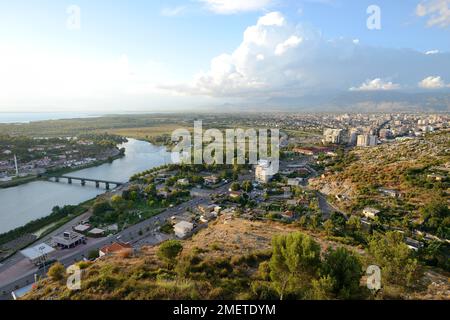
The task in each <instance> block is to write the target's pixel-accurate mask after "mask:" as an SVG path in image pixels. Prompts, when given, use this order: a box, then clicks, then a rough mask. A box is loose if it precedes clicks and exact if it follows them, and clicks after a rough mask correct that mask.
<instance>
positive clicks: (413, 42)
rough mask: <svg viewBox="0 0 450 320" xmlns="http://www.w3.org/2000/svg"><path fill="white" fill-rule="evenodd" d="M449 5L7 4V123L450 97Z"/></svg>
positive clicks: (442, 1) (3, 32) (430, 0)
mask: <svg viewBox="0 0 450 320" xmlns="http://www.w3.org/2000/svg"><path fill="white" fill-rule="evenodd" d="M449 36H450V0H421V1H420V0H406V1H386V0H383V1H382V0H380V1H376V2H373V1H366V0H349V1H343V0H303V1H294V0H248V1H238V0H228V1H226V0H198V1H175V0H174V1H145V2H144V1H143V2H136V3H128V2H123V1H118V0H113V1H106V0H95V1H92V0H90V1H87V0H79V1H70V2H69V1H58V2H55V1H51V0H36V1H33V2H31V3H30V2H29V1H23V0H17V1H14V2H10V1H4V0H3V1H0V39H1V40H0V57H1V59H0V112H31V111H47V112H68V111H72V112H73V111H76V112H99V113H106V112H108V113H109V112H127V111H128V112H139V111H142V112H150V111H161V112H165V111H169V110H183V109H193V108H205V107H210V108H214V106H221V105H224V104H237V105H245V104H249V105H257V104H258V103H261V102H266V101H268V100H271V101H275V102H274V103H276V101H279V100H280V99H293V100H294V101H295V99H296V98H302V97H305V96H318V95H333V94H338V93H345V94H349V95H358V94H361V92H368V93H370V94H376V93H379V92H380V93H381V92H383V93H387V92H393V93H394V92H402V93H430V92H439V93H442V92H444V93H447V92H448V93H450V41H448V39H449Z"/></svg>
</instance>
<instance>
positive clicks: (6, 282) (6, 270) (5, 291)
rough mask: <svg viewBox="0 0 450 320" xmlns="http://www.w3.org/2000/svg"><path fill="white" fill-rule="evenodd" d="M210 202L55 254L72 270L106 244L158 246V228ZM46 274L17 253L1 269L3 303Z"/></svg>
mask: <svg viewBox="0 0 450 320" xmlns="http://www.w3.org/2000/svg"><path fill="white" fill-rule="evenodd" d="M242 179H244V177H241V179H240V180H242ZM229 187H230V183H228V184H225V185H223V186H221V187H219V188H217V189H214V190H212V193H213V194H219V193H224V192H227V190H228V188H229ZM209 201H210V200H209V199H207V198H194V199H191V200H190V201H187V202H184V203H182V204H180V205H178V206H175V207H173V208H169V209H167V210H165V211H164V212H162V213H161V214H159V215H157V216H154V217H151V218H150V219H147V220H145V221H142V222H140V223H138V224H136V225H133V226H130V227H129V228H127V229H125V230H123V231H121V232H119V233H118V234H116V235H115V236H113V237H106V238H100V239H88V240H87V242H86V244H84V245H80V246H78V247H76V248H73V249H69V250H60V251H57V252H56V254H55V258H56V259H58V260H59V261H60V262H61V263H62V264H64V265H65V266H66V267H68V266H70V265H72V264H74V263H75V262H77V261H81V260H83V258H84V257H87V256H88V254H89V252H91V251H92V250H98V249H100V248H102V247H103V246H105V245H108V244H111V243H113V242H114V241H117V239H120V241H122V242H130V243H132V244H134V243H140V242H139V241H140V240H142V239H146V242H150V243H152V244H158V243H160V242H162V241H164V237H161V236H159V235H158V234H156V233H155V229H156V228H157V226H158V225H161V224H163V223H164V222H165V221H166V220H167V219H170V218H171V217H172V216H177V215H179V214H182V213H184V212H185V211H186V210H187V209H188V208H193V207H196V206H198V205H200V204H207V203H208V202H209ZM87 214H88V213H86V214H84V215H82V216H79V217H77V218H76V219H74V220H72V221H71V222H70V223H69V224H66V225H65V226H63V227H61V228H59V229H58V230H56V231H54V232H52V233H51V234H50V235H48V236H46V237H45V238H44V239H42V240H41V241H40V242H45V241H48V240H49V239H50V238H51V236H53V235H56V234H58V233H61V232H63V231H64V230H67V229H70V228H71V227H74V226H76V225H78V224H79V223H80V221H82V220H85V219H86V218H87V217H88V216H86V215H87ZM147 230H148V231H147ZM140 232H142V234H141V235H139V233H140ZM46 271H47V270H44V269H40V270H38V268H37V267H36V266H34V265H32V264H31V263H30V262H29V261H28V260H27V259H26V258H25V257H23V256H22V255H21V254H20V253H17V254H15V255H14V256H13V257H12V258H10V259H9V260H8V261H7V262H6V263H5V264H4V265H2V266H1V267H0V300H5V299H11V298H12V297H11V292H12V291H14V290H17V289H18V288H22V287H25V286H27V285H29V284H31V283H33V282H34V278H35V274H37V275H38V276H42V275H45V273H46Z"/></svg>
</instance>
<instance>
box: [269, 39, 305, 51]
mask: <svg viewBox="0 0 450 320" xmlns="http://www.w3.org/2000/svg"><path fill="white" fill-rule="evenodd" d="M302 41H303V40H302V39H301V38H299V37H297V36H291V37H290V38H289V39H287V40H286V41H284V42H283V43H280V44H278V45H277V47H276V48H275V55H277V56H282V55H283V54H285V52H286V51H288V50H289V49H293V48H297V47H298V46H299V45H300V43H302Z"/></svg>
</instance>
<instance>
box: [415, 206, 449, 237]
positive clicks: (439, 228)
mask: <svg viewBox="0 0 450 320" xmlns="http://www.w3.org/2000/svg"><path fill="white" fill-rule="evenodd" d="M420 212H421V214H422V218H423V221H424V225H425V227H426V228H427V229H429V230H431V231H435V232H438V234H439V235H440V236H442V237H444V238H446V237H448V236H449V235H450V219H449V218H448V217H449V216H450V209H449V208H448V206H447V205H446V204H445V203H444V202H443V201H442V202H438V201H434V202H431V203H429V204H427V205H426V206H424V207H423V208H422V209H421V210H420Z"/></svg>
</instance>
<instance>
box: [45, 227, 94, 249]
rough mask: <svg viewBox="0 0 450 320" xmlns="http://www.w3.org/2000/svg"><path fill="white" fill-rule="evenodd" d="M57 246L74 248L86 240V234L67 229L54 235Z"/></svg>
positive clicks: (53, 239)
mask: <svg viewBox="0 0 450 320" xmlns="http://www.w3.org/2000/svg"><path fill="white" fill-rule="evenodd" d="M52 242H53V243H54V244H55V246H57V247H59V248H62V249H70V248H74V247H76V246H78V245H80V244H82V243H85V242H86V238H85V236H83V235H82V234H80V233H78V232H75V231H65V232H63V234H61V235H58V236H54V237H52Z"/></svg>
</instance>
